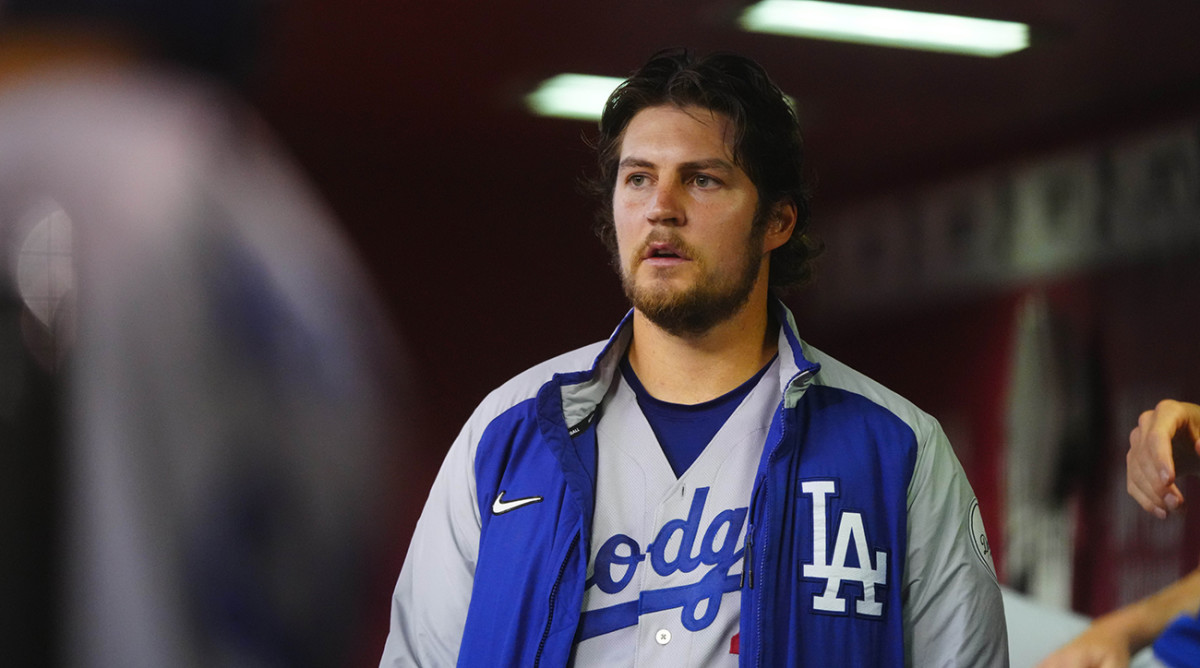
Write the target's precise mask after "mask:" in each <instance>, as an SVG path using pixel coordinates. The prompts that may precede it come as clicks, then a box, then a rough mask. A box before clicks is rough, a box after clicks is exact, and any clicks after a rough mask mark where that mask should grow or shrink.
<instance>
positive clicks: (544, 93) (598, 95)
mask: <svg viewBox="0 0 1200 668" xmlns="http://www.w3.org/2000/svg"><path fill="white" fill-rule="evenodd" d="M622 81H624V79H620V78H617V77H601V76H595V75H592V74H559V75H557V76H554V77H550V78H549V79H546V80H545V81H543V82H542V83H541V85H539V86H538V88H537V90H535V91H533V92H532V93H530V94H529V95H526V96H525V105H526V106H528V107H529V109H530V111H532V112H533V113H535V114H537V115H539V116H554V117H556V118H573V119H577V120H583V121H596V120H600V114H601V112H603V111H604V103H605V102H607V101H608V96H609V95H612V92H613V89H615V88H616V87H617V86H618V85H619V84H620V83H621V82H622Z"/></svg>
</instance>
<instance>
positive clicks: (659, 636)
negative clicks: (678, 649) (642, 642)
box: [654, 629, 671, 645]
mask: <svg viewBox="0 0 1200 668" xmlns="http://www.w3.org/2000/svg"><path fill="white" fill-rule="evenodd" d="M654 639H655V640H656V641H658V644H660V645H665V644H667V643H669V642H671V632H670V631H668V630H666V629H659V631H658V633H655V634H654Z"/></svg>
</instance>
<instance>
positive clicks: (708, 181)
mask: <svg viewBox="0 0 1200 668" xmlns="http://www.w3.org/2000/svg"><path fill="white" fill-rule="evenodd" d="M692 182H693V183H695V184H696V186H697V187H700V188H712V187H714V186H716V185H717V183H718V182H717V180H716V179H714V178H713V177H711V176H707V175H705V174H697V175H696V177H695V178H694V179H692Z"/></svg>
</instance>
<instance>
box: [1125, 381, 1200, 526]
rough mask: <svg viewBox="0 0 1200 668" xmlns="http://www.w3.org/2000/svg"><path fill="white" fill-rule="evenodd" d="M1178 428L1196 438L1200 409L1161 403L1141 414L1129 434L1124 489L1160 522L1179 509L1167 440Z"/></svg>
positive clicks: (1199, 431) (1180, 496)
mask: <svg viewBox="0 0 1200 668" xmlns="http://www.w3.org/2000/svg"><path fill="white" fill-rule="evenodd" d="M1182 428H1187V430H1188V433H1191V434H1196V435H1200V406H1196V405H1195V404H1185V403H1181V402H1178V401H1172V400H1170V399H1165V400H1163V401H1160V402H1159V403H1158V405H1157V406H1155V407H1154V410H1150V411H1146V412H1144V413H1142V414H1141V415H1140V416H1139V417H1138V426H1137V427H1135V428H1134V429H1133V431H1131V432H1130V433H1129V452H1128V453H1127V454H1126V457H1125V463H1126V488H1127V489H1128V491H1129V495H1130V496H1132V497H1133V498H1134V500H1135V501H1137V503H1138V505H1140V506H1141V507H1142V508H1143V509H1144V510H1146V511H1147V512H1150V513H1153V514H1154V515H1155V516H1156V517H1158V518H1160V519H1162V518H1165V517H1167V515H1168V514H1169V513H1171V512H1174V511H1175V510H1178V509H1179V508H1180V507H1182V506H1183V501H1184V499H1183V493H1182V492H1180V491H1179V487H1178V486H1177V485H1176V484H1175V476H1176V462H1175V458H1174V457H1173V455H1172V451H1171V440H1172V438H1173V437H1174V436H1175V433H1176V432H1177V431H1180V430H1181V429H1182ZM1193 440H1195V439H1193Z"/></svg>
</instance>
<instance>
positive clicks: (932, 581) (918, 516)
mask: <svg viewBox="0 0 1200 668" xmlns="http://www.w3.org/2000/svg"><path fill="white" fill-rule="evenodd" d="M931 422H932V420H931ZM917 433H918V438H922V440H921V442H920V444H919V446H918V450H917V460H916V465H915V467H914V470H913V477H912V480H911V481H910V482H909V487H908V559H907V564H906V567H905V573H904V592H903V596H904V633H905V647H906V652H907V656H906V657H905V658H906V662H907V664H908V665H910V666H921V667H926V666H929V667H940V666H962V667H964V668H975V667H981V666H997V667H1004V666H1008V633H1007V630H1006V627H1005V623H1004V605H1003V602H1002V599H1001V594H1000V587H999V585H998V584H997V582H996V574H995V567H994V566H993V565H992V559H991V552H990V550H989V548H988V544H987V536H986V534H984V530H983V521H982V518H981V516H980V514H979V503H978V501H976V499H975V493H974V492H973V491H972V490H971V485H970V483H968V482H967V478H966V474H965V473H964V472H963V469H962V466H961V465H960V464H959V462H958V459H957V458H956V457H955V456H954V452H953V450H952V449H951V448H950V443H949V441H948V440H947V439H946V435H945V434H944V433H943V432H942V429H941V427H940V426H938V425H937V423H936V422H932V425H931V426H930V427H929V428H926V429H922V430H919V431H918V432H917Z"/></svg>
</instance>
